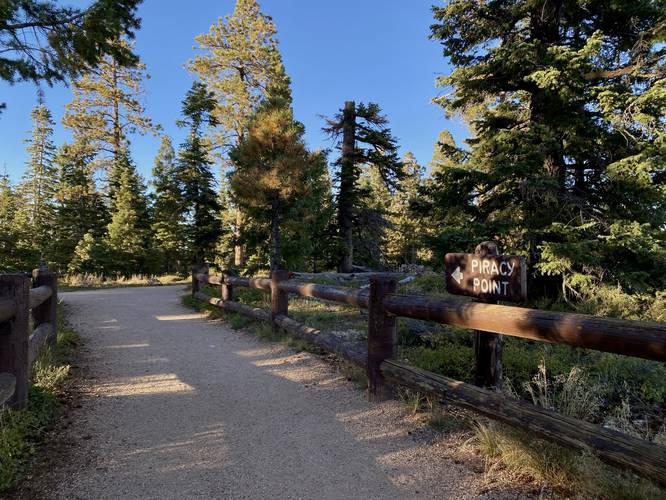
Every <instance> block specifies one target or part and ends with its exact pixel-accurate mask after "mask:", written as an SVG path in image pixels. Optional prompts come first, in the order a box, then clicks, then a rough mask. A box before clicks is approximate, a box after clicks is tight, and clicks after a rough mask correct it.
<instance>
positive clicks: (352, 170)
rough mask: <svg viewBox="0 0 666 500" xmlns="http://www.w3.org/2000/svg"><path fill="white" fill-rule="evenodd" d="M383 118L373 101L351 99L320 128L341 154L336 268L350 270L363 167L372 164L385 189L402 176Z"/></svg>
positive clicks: (341, 270) (393, 140)
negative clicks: (336, 143)
mask: <svg viewBox="0 0 666 500" xmlns="http://www.w3.org/2000/svg"><path fill="white" fill-rule="evenodd" d="M387 124H388V120H387V118H386V117H385V116H384V115H382V114H381V109H380V108H379V106H378V105H377V104H374V103H369V104H367V105H366V104H363V103H361V104H359V105H358V106H357V105H356V104H355V103H354V102H353V101H348V102H346V103H345V107H344V109H343V110H341V112H340V113H339V114H338V115H337V116H336V117H335V118H334V119H332V120H328V126H327V127H326V128H325V129H324V131H326V132H328V133H329V134H331V136H332V137H334V138H336V139H340V138H341V139H342V140H341V142H340V150H341V156H340V159H339V160H338V161H337V166H338V168H339V173H338V182H339V189H338V199H337V210H338V231H339V236H340V239H341V242H342V248H343V253H342V255H341V258H340V263H339V271H340V272H345V273H348V272H351V271H352V269H353V261H354V242H353V231H354V226H355V225H357V226H358V224H359V222H360V221H359V219H358V217H357V216H358V213H357V208H358V204H359V200H360V198H361V196H362V195H363V191H362V190H360V189H359V185H358V180H359V178H360V176H361V172H362V171H363V169H364V168H367V167H372V168H374V169H376V171H377V173H378V174H379V175H380V177H381V178H382V180H383V182H384V184H385V185H386V187H387V188H388V189H394V188H395V187H396V186H397V182H398V181H399V179H400V178H401V176H402V165H401V163H400V161H399V159H398V154H397V145H396V139H395V138H394V137H393V136H392V134H391V130H390V129H389V128H388V125H387Z"/></svg>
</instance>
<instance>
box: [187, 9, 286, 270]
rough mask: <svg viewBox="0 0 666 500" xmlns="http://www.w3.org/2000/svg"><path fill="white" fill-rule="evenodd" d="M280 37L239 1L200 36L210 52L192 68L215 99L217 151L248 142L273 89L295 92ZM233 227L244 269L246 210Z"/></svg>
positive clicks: (238, 214)
mask: <svg viewBox="0 0 666 500" xmlns="http://www.w3.org/2000/svg"><path fill="white" fill-rule="evenodd" d="M276 33H277V30H276V28H275V25H274V24H273V20H272V19H271V17H270V16H268V15H266V14H264V13H262V12H261V9H260V7H259V4H258V2H257V1H256V0H237V1H236V6H235V8H234V12H233V14H232V15H230V16H226V17H225V18H224V19H221V18H220V19H219V20H218V22H217V23H216V24H213V25H212V26H211V28H210V30H209V32H208V33H204V34H202V35H199V36H198V37H196V41H197V43H199V47H200V49H201V50H202V51H203V52H204V53H203V54H201V55H198V56H197V57H195V58H194V60H193V61H191V62H190V65H189V68H190V70H191V71H192V72H194V73H196V74H197V76H198V77H199V78H200V79H201V81H203V82H204V83H205V84H206V86H207V87H208V89H209V90H210V91H212V92H213V94H214V96H215V99H216V105H215V108H214V109H213V111H212V114H213V117H214V118H215V120H216V123H217V125H216V127H215V128H214V132H213V131H211V135H212V142H213V145H214V147H215V148H217V149H218V150H220V151H222V152H224V151H228V150H229V148H232V147H234V146H235V145H237V144H238V143H239V142H240V141H241V140H242V139H243V137H244V136H245V134H246V133H247V132H246V131H247V128H248V124H249V122H250V119H251V118H252V116H253V115H254V113H255V112H256V110H257V108H258V106H259V104H260V103H261V101H262V99H264V98H266V97H267V89H269V88H270V87H275V88H282V89H288V88H289V78H288V77H287V75H286V73H285V70H284V66H283V64H282V56H281V55H280V52H279V49H278V43H277V40H276V38H275V35H276ZM227 208H228V209H232V208H235V207H232V206H228V207H227ZM233 225H234V228H233V229H234V238H235V249H234V253H235V256H234V261H235V265H236V266H241V265H243V262H244V260H245V259H244V256H243V247H242V245H241V240H242V238H243V235H242V232H243V227H244V226H245V222H244V217H243V214H242V212H241V211H240V210H236V213H235V221H234V224H233Z"/></svg>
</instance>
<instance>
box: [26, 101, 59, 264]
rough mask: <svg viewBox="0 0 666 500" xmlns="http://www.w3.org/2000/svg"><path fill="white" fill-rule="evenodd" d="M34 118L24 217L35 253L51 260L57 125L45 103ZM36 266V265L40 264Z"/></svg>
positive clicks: (35, 112)
mask: <svg viewBox="0 0 666 500" xmlns="http://www.w3.org/2000/svg"><path fill="white" fill-rule="evenodd" d="M30 116H31V118H32V123H33V129H32V133H31V137H30V138H29V139H27V140H26V141H25V142H26V144H27V145H28V147H27V152H28V161H27V163H26V170H25V173H24V175H23V179H22V182H21V184H20V186H19V190H20V192H21V196H22V198H23V203H22V205H21V207H20V210H21V212H22V217H21V218H22V219H23V220H24V221H25V224H26V228H25V232H26V235H27V236H28V238H29V240H30V244H31V246H32V247H33V248H34V250H35V252H36V253H37V254H41V255H42V256H43V257H44V258H47V259H50V258H51V256H50V243H51V242H52V241H53V233H52V231H53V223H54V219H55V209H54V205H53V196H54V194H55V189H56V167H55V165H54V163H53V159H54V155H55V146H54V144H53V141H52V139H51V137H52V135H53V126H54V123H53V119H52V118H51V112H50V111H49V110H48V108H46V106H44V105H42V104H40V105H38V106H36V107H35V108H34V109H33V110H32V112H31V114H30ZM34 264H35V266H36V265H38V264H39V262H35V263H34Z"/></svg>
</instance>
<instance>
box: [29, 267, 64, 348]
mask: <svg viewBox="0 0 666 500" xmlns="http://www.w3.org/2000/svg"><path fill="white" fill-rule="evenodd" d="M43 285H46V286H48V287H49V288H50V289H51V296H50V297H49V298H48V299H46V300H45V301H44V302H42V303H41V304H40V305H38V306H37V307H34V308H33V309H32V322H33V328H37V327H38V326H40V325H42V324H44V323H50V324H51V325H52V326H53V330H52V331H51V333H50V335H49V336H48V338H47V339H46V343H47V344H54V343H55V340H56V336H55V333H56V315H57V311H58V275H57V274H56V273H55V272H53V271H50V270H49V269H48V267H46V266H42V267H40V268H39V269H35V270H34V271H32V287H33V288H37V287H40V286H43Z"/></svg>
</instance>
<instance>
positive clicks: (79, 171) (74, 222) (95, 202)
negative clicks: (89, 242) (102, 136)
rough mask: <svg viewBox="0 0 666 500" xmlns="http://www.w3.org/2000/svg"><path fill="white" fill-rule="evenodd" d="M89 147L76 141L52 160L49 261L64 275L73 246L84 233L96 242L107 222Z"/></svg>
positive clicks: (102, 233)
mask: <svg viewBox="0 0 666 500" xmlns="http://www.w3.org/2000/svg"><path fill="white" fill-rule="evenodd" d="M93 157H94V152H93V151H92V150H91V148H90V147H89V146H88V145H87V144H85V143H80V142H75V143H73V144H65V145H63V146H62V147H60V148H59V150H58V153H57V154H56V157H55V164H56V166H57V169H58V173H57V176H58V182H57V190H56V193H55V213H56V217H55V223H54V228H55V229H54V233H55V234H57V238H55V239H54V241H53V260H54V261H55V263H56V265H57V268H58V269H59V270H60V271H61V272H65V271H66V270H67V268H68V265H69V264H70V262H71V260H72V259H73V257H74V254H75V249H76V247H77V245H79V243H80V242H81V241H82V240H83V238H84V236H85V235H86V234H88V233H90V234H91V237H92V238H93V239H100V238H101V237H102V236H103V235H104V234H105V232H106V225H107V223H108V220H109V216H108V211H107V207H106V206H105V204H104V201H103V198H102V196H101V194H100V193H98V192H97V189H96V186H95V180H94V177H93V171H92V167H91V165H90V162H91V161H92V158H93Z"/></svg>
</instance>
